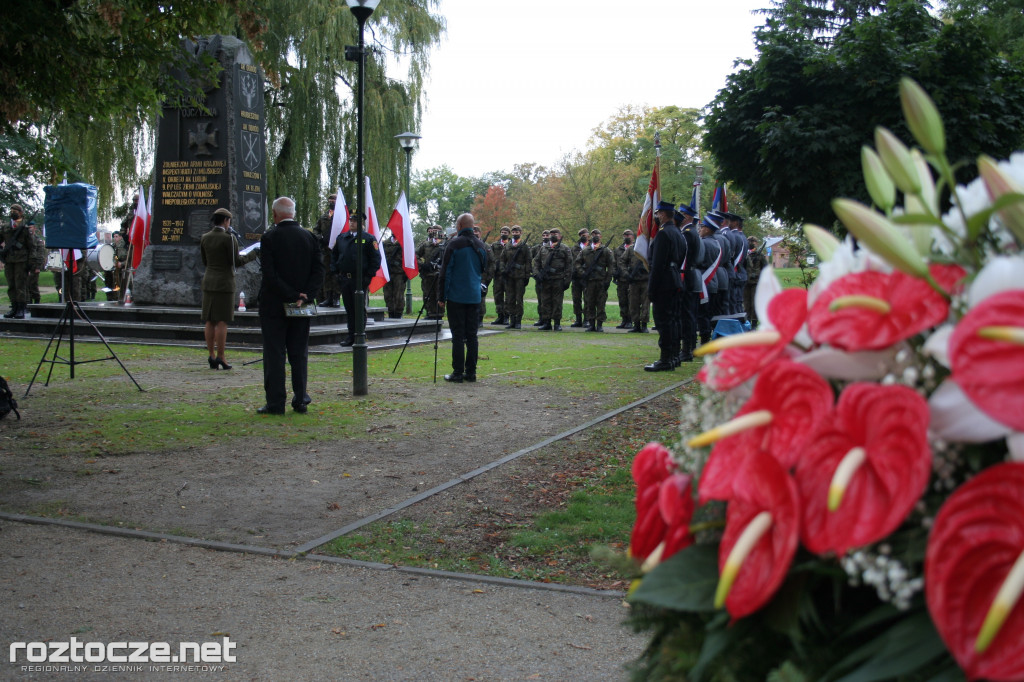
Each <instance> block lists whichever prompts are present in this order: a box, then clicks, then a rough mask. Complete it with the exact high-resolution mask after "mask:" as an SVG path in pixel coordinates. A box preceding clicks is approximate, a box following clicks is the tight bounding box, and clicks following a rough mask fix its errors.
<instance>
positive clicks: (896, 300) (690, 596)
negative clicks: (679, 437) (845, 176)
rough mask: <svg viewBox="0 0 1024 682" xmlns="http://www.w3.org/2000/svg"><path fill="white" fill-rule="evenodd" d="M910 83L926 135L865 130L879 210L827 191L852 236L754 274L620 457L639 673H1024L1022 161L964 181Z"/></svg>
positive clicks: (912, 122) (811, 231) (735, 676)
mask: <svg viewBox="0 0 1024 682" xmlns="http://www.w3.org/2000/svg"><path fill="white" fill-rule="evenodd" d="M900 97H901V101H902V105H903V111H904V115H905V117H906V120H907V124H908V127H909V129H910V130H911V132H912V133H913V135H914V137H915V139H916V140H917V142H918V144H919V145H920V147H921V148H920V149H908V148H907V147H906V146H904V145H903V144H902V143H901V142H900V141H899V140H898V139H897V138H896V137H895V136H894V135H893V134H892V133H890V132H889V131H887V130H885V129H882V128H879V129H878V130H877V131H876V135H875V148H874V149H872V148H870V147H864V148H863V150H862V162H863V168H864V176H865V180H866V182H867V186H868V190H869V193H870V196H871V198H872V201H873V204H874V206H873V207H868V206H865V205H863V204H860V203H858V202H855V201H851V200H847V199H837V200H836V201H835V202H834V203H833V206H834V209H835V212H836V214H837V215H838V216H839V218H840V220H841V221H842V223H843V224H844V225H845V226H846V228H847V229H848V230H849V232H850V234H852V235H853V236H854V237H856V238H857V240H858V242H859V244H856V245H855V244H854V242H853V240H852V239H850V238H849V237H847V239H846V240H845V241H843V242H840V241H839V240H837V239H836V238H835V237H833V236H832V235H831V234H830V233H829V232H827V231H826V230H824V229H822V228H819V227H816V226H811V225H808V226H805V234H806V235H807V237H808V240H809V241H810V243H811V245H812V247H813V248H814V249H815V251H816V252H817V253H818V255H819V257H820V258H821V261H822V263H821V266H820V273H819V276H818V279H817V280H816V281H815V283H814V284H813V285H812V286H811V287H810V289H809V290H803V289H788V290H783V289H782V288H781V285H780V284H779V282H778V280H777V278H776V277H775V276H774V275H773V273H772V272H771V271H770V270H769V271H766V272H765V273H764V274H762V276H761V280H760V282H759V285H758V289H757V295H756V306H757V309H758V318H759V319H760V320H762V321H763V322H766V324H763V328H762V329H761V330H759V331H756V332H750V333H746V334H738V335H735V336H729V337H725V338H722V339H718V340H716V341H714V342H712V343H710V344H707V345H705V346H703V347H702V348H701V349H699V354H703V355H704V356H705V363H706V364H705V366H704V367H703V368H702V370H701V372H700V374H699V375H698V378H699V379H700V381H701V382H702V384H703V385H702V389H701V390H702V393H703V397H702V400H701V401H700V402H699V404H698V402H697V401H696V400H692V401H691V402H690V404H689V405H687V406H686V407H685V408H684V411H683V426H682V428H683V433H684V440H683V442H681V443H680V444H679V445H678V446H677V447H675V449H674V452H670V451H669V450H668V449H666V448H665V447H663V446H662V445H660V444H656V443H652V444H649V445H648V446H646V447H645V448H644V449H643V450H641V451H640V452H639V453H638V454H637V456H636V458H635V460H634V462H633V469H632V470H633V477H634V479H635V481H636V485H637V497H636V511H637V519H636V525H635V527H634V529H633V533H632V538H631V542H630V553H631V555H632V556H633V557H634V558H635V559H636V560H637V561H638V562H642V566H641V573H642V578H641V579H639V580H638V581H637V583H636V584H635V585H634V587H633V589H632V590H631V593H630V597H629V599H630V603H631V605H632V609H631V616H630V620H631V624H632V625H633V626H634V627H635V628H636V629H637V630H645V631H648V632H650V633H651V640H650V644H649V646H648V647H647V649H646V651H645V652H644V654H643V656H642V657H641V658H640V660H639V661H638V662H637V663H636V667H635V673H636V676H637V677H662V678H677V679H691V680H700V679H704V680H766V679H767V680H812V679H813V680H818V679H824V680H842V681H844V682H853V681H858V682H868V681H871V680H890V679H895V680H962V679H965V678H966V679H971V680H978V679H985V680H1024V598H1022V596H1021V593H1022V590H1024V258H1022V257H1021V256H1020V255H1019V248H1020V245H1021V244H1022V243H1024V191H1022V189H1021V187H1022V186H1024V154H1022V153H1017V154H1014V155H1013V156H1012V157H1011V159H1010V160H1009V161H1008V162H1003V163H997V162H995V161H994V160H992V159H990V158H988V157H982V158H980V159H979V161H978V165H979V170H980V174H981V177H979V178H978V179H977V180H976V181H974V182H973V183H971V184H970V185H967V186H957V185H956V181H955V178H954V175H953V169H952V167H951V165H950V163H949V161H948V159H947V158H946V156H945V133H944V130H943V125H942V121H941V118H940V116H939V114H938V112H937V110H936V108H935V106H934V104H933V103H932V101H931V99H930V98H929V97H928V96H927V94H926V93H925V92H924V91H923V90H922V89H921V88H920V87H919V86H918V85H917V84H916V83H914V82H913V81H911V80H909V79H904V81H903V82H902V83H901V86H900ZM897 189H898V190H899V191H900V192H901V193H902V196H903V205H902V206H899V205H897V202H896V199H897ZM944 193H945V194H947V195H948V197H949V205H950V206H951V210H950V211H949V212H947V213H946V214H945V215H943V214H942V213H941V211H940V208H939V205H940V204H939V201H940V197H941V196H943V194H944Z"/></svg>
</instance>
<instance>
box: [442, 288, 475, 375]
mask: <svg viewBox="0 0 1024 682" xmlns="http://www.w3.org/2000/svg"><path fill="white" fill-rule="evenodd" d="M445 307H446V308H447V309H448V326H449V327H450V328H451V330H452V371H453V372H455V373H456V374H476V359H477V353H478V344H477V337H476V328H477V316H478V315H479V313H480V306H479V305H477V304H476V303H456V302H455V301H448V303H447V304H446V305H445Z"/></svg>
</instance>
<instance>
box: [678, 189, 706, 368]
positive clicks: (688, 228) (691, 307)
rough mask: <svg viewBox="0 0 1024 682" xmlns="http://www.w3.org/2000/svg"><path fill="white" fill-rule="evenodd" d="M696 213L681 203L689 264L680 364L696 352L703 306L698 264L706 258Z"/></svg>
mask: <svg viewBox="0 0 1024 682" xmlns="http://www.w3.org/2000/svg"><path fill="white" fill-rule="evenodd" d="M695 215H696V214H695V212H694V210H693V209H692V208H690V207H689V206H688V205H686V204H680V205H679V210H678V211H676V214H675V219H676V224H677V225H679V229H680V231H681V232H682V235H683V241H685V242H686V261H685V263H684V264H683V303H682V312H683V340H682V351H680V355H679V362H690V361H691V360H693V349H694V348H696V347H697V307H698V306H699V305H700V291H701V287H700V284H701V281H700V278H701V272H700V269H699V264H700V262H701V260H702V259H703V258H704V249H703V245H702V244H701V241H700V235H699V234H697V225H696V224H695V223H694V222H693V218H694V216H695Z"/></svg>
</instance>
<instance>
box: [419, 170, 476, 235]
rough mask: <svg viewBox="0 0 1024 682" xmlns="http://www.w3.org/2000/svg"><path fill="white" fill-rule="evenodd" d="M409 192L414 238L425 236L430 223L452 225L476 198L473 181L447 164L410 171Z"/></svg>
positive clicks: (467, 210)
mask: <svg viewBox="0 0 1024 682" xmlns="http://www.w3.org/2000/svg"><path fill="white" fill-rule="evenodd" d="M409 194H410V195H411V197H410V202H411V205H412V206H411V209H412V211H413V213H414V214H415V215H416V220H415V221H414V222H416V223H417V224H416V228H415V231H416V234H417V241H418V240H419V239H420V238H423V237H425V236H426V229H427V227H428V226H430V225H440V226H441V227H451V226H454V225H455V219H456V218H458V217H459V215H460V214H462V213H468V212H470V209H472V208H473V199H475V198H476V192H475V190H474V181H473V180H472V179H470V178H464V177H462V176H460V175H457V174H456V173H455V171H453V170H452V169H451V168H450V167H448V166H447V165H444V166H440V167H438V168H429V169H427V170H424V171H419V172H416V173H414V174H413V179H412V182H411V183H410V187H409Z"/></svg>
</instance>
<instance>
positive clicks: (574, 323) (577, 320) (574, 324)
mask: <svg viewBox="0 0 1024 682" xmlns="http://www.w3.org/2000/svg"><path fill="white" fill-rule="evenodd" d="M569 326H570V327H582V326H583V323H582V322H580V318H578V317H577V318H576V320H575V321H574V322H573V323H572V324H570V325H569Z"/></svg>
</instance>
